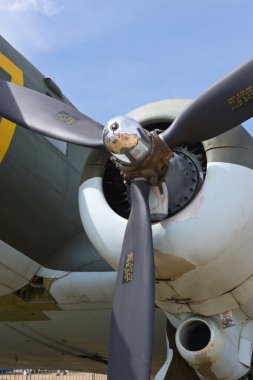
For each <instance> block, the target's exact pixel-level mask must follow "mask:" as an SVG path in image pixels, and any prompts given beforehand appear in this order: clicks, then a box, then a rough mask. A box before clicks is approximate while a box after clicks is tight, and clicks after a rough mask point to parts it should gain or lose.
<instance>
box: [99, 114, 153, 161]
mask: <svg viewBox="0 0 253 380" xmlns="http://www.w3.org/2000/svg"><path fill="white" fill-rule="evenodd" d="M103 141H104V144H105V147H106V148H107V149H108V150H109V152H111V153H112V154H113V155H114V156H115V157H116V158H117V160H119V161H121V162H122V163H123V164H136V163H137V162H140V161H142V160H144V159H145V158H146V157H147V155H148V154H149V152H150V150H151V146H152V142H151V139H150V138H149V135H148V132H147V131H146V130H145V129H143V128H142V127H141V125H140V124H139V123H138V122H137V121H136V120H135V119H133V118H131V117H129V116H117V117H115V118H113V119H111V120H109V121H108V123H107V124H106V126H105V127H104V131H103Z"/></svg>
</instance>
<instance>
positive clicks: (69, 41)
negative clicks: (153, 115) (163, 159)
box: [0, 0, 253, 133]
mask: <svg viewBox="0 0 253 380" xmlns="http://www.w3.org/2000/svg"><path fill="white" fill-rule="evenodd" d="M0 11H1V28H0V30H1V34H2V35H3V37H5V38H6V39H7V40H8V41H9V42H11V43H12V44H13V45H14V46H15V47H16V49H18V50H19V51H20V52H21V53H22V54H24V55H25V56H26V58H28V59H29V60H30V61H31V62H32V63H33V64H34V65H35V66H36V67H37V68H38V69H39V70H40V71H41V72H42V73H43V74H45V75H46V76H50V77H51V78H53V79H54V80H55V82H56V83H57V84H58V85H59V86H60V87H61V89H62V91H63V92H64V94H65V95H66V96H67V97H68V98H69V99H70V100H71V101H72V102H73V103H74V104H75V105H76V107H77V108H78V109H79V110H80V111H82V112H84V113H86V114H87V115H88V116H90V117H92V118H94V119H95V120H97V121H99V122H101V123H105V122H106V121H107V120H108V119H110V118H111V117H113V116H114V115H118V114H124V113H127V112H129V111H130V110H132V109H134V108H136V107H139V106H141V105H143V104H145V103H149V102H152V101H155V100H160V99H166V98H195V97H196V96H198V95H199V93H201V92H202V91H203V90H204V89H206V88H207V87H208V86H210V85H211V84H212V83H213V82H215V81H216V80H218V79H220V78H221V77H223V76H224V75H226V74H227V73H228V72H229V71H231V70H232V69H234V68H235V67H237V66H238V65H240V64H242V63H243V62H245V61H246V60H247V59H249V58H251V57H252V56H253V21H252V17H253V1H252V0H145V1H144V0H139V1H138V0H0ZM247 128H249V130H250V131H251V133H252V132H253V119H251V120H250V121H249V122H247Z"/></svg>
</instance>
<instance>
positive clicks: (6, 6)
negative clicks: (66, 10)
mask: <svg viewBox="0 0 253 380" xmlns="http://www.w3.org/2000/svg"><path fill="white" fill-rule="evenodd" d="M61 9H62V6H61V5H60V3H59V2H58V1H55V0H54V1H53V0H0V10H2V11H8V12H25V11H37V12H40V13H42V14H44V15H46V16H53V15H54V14H56V13H58V12H59V11H60V10H61Z"/></svg>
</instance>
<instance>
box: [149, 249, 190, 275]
mask: <svg viewBox="0 0 253 380" xmlns="http://www.w3.org/2000/svg"><path fill="white" fill-rule="evenodd" d="M154 259H155V271H156V279H157V280H161V279H163V280H167V281H168V280H170V281H173V280H176V279H177V278H179V277H181V276H182V275H183V274H184V273H186V272H188V271H191V270H193V269H194V268H195V267H196V266H195V265H193V264H192V263H191V262H189V261H188V260H186V259H185V258H183V257H180V256H175V255H172V254H169V253H163V252H160V251H159V250H157V249H155V250H154Z"/></svg>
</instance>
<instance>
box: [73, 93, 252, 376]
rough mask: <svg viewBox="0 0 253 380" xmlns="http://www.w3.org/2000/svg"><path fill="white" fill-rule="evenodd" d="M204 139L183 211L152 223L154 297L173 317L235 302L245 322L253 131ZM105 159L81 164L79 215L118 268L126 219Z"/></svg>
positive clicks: (169, 109) (178, 103) (160, 107)
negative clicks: (106, 181)
mask: <svg viewBox="0 0 253 380" xmlns="http://www.w3.org/2000/svg"><path fill="white" fill-rule="evenodd" d="M189 103H190V101H188V100H166V101H161V102H156V103H152V104H149V105H146V106H144V107H141V108H139V109H137V110H135V111H133V112H131V113H130V116H132V117H134V118H135V119H136V120H137V121H139V122H140V123H141V124H142V125H144V127H145V125H148V124H151V123H153V124H156V123H162V122H166V121H167V122H171V121H173V120H174V119H175V118H176V117H177V116H178V115H179V114H180V112H182V111H183V110H184V109H185V108H186V107H187V106H188V104H189ZM203 146H204V149H205V151H206V156H207V172H206V177H205V181H204V183H203V186H202V187H201V189H200V191H199V192H198V194H197V195H196V197H195V198H194V199H193V200H192V201H191V203H190V204H188V205H187V206H186V207H185V208H184V209H183V210H181V211H180V212H178V213H176V214H175V215H174V216H172V217H170V218H168V219H167V220H164V221H162V222H159V223H155V224H153V226H152V232H153V242H154V257H155V268H156V304H157V305H158V306H159V307H160V308H162V309H163V310H164V311H165V312H166V313H167V315H168V316H170V315H174V317H176V318H178V319H187V318H189V317H190V316H191V313H194V314H198V315H201V316H215V315H216V316H217V315H219V314H222V313H223V312H224V311H227V310H229V311H232V314H233V310H236V309H240V312H241V313H243V315H244V317H245V318H244V319H245V321H247V319H249V318H252V317H253V253H252V248H253V228H252V226H253V202H252V194H253V170H252V169H253V142H252V138H251V136H250V135H249V134H248V133H247V132H246V131H245V130H244V129H243V128H242V127H236V128H234V129H233V130H231V131H229V132H227V133H224V134H223V135H220V136H218V137H216V138H214V139H212V140H209V141H206V142H203ZM104 165H105V159H104V157H103V155H101V153H98V154H97V157H96V159H95V160H94V161H93V162H90V163H89V164H88V165H86V168H85V170H86V171H87V168H88V172H89V174H88V175H87V174H86V173H85V171H84V180H83V183H82V184H81V186H80V190H79V205H80V214H81V219H82V222H83V225H84V228H85V230H86V233H87V235H88V237H89V238H90V240H91V242H92V243H93V245H94V246H95V248H96V249H97V250H98V252H99V253H100V254H101V255H102V256H103V257H104V258H105V260H106V261H107V262H108V263H109V264H111V265H112V266H113V267H114V268H115V269H116V268H117V266H118V262H119V258H120V252H121V247H122V242H123V237H124V232H125V228H126V224H127V220H126V219H124V218H122V217H121V216H119V215H118V214H116V213H115V212H114V211H113V210H112V209H111V207H110V206H109V205H108V203H107V201H106V199H105V196H104V193H103V178H102V177H103V169H104ZM92 173H93V174H92ZM238 336H239V335H238ZM238 339H239V338H238ZM247 370H248V369H247ZM203 378H204V377H203ZM218 378H220V377H217V379H218ZM234 378H235V377H233V379H234ZM205 379H211V377H210V378H209V377H206V378H205ZM226 379H230V378H229V377H226ZM231 379H232V378H231Z"/></svg>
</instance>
